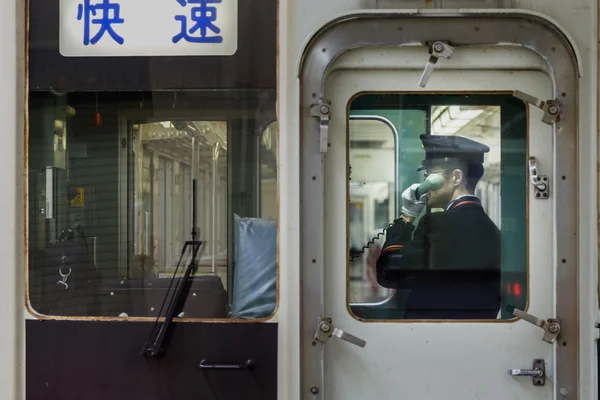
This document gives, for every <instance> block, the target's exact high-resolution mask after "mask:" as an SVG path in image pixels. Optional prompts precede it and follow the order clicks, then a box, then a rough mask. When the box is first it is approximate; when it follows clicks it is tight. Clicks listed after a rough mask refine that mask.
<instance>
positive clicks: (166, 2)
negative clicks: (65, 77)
mask: <svg viewBox="0 0 600 400" xmlns="http://www.w3.org/2000/svg"><path fill="white" fill-rule="evenodd" d="M237 24H238V7H237V0H60V48H59V50H60V54H62V55H63V56H65V57H127V56H229V55H232V54H234V53H235V52H236V50H237V43H238V40H237V35H238V26H237Z"/></svg>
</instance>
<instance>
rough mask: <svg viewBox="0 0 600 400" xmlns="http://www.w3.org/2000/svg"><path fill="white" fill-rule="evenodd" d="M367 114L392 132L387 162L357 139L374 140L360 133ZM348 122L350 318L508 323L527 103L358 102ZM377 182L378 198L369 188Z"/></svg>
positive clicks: (520, 292)
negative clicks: (361, 120) (360, 123)
mask: <svg viewBox="0 0 600 400" xmlns="http://www.w3.org/2000/svg"><path fill="white" fill-rule="evenodd" d="M365 116H370V117H368V118H376V117H378V118H383V119H385V120H386V121H387V122H388V124H389V125H391V126H390V127H389V128H388V133H389V134H390V135H391V134H392V132H396V137H397V140H396V141H395V142H394V147H393V148H391V147H388V148H387V151H388V153H389V154H393V157H394V158H393V159H391V160H390V159H388V158H386V157H385V156H382V155H379V154H378V152H379V151H381V147H380V146H379V145H377V146H375V145H373V146H370V147H369V146H357V145H356V144H355V143H354V142H355V141H356V140H355V139H353V137H356V136H362V137H363V140H371V141H372V142H375V139H374V138H375V137H376V134H377V132H378V131H377V130H376V129H375V127H369V129H360V127H359V126H358V125H356V121H357V118H366V117H365ZM349 118H350V120H349V126H350V129H349V135H350V148H349V162H350V171H351V172H350V179H349V196H350V198H349V213H348V215H349V221H348V229H349V238H350V243H349V260H350V262H349V270H348V271H349V275H348V276H349V285H348V287H349V292H348V296H347V299H348V302H349V306H350V307H349V309H350V310H351V312H352V313H353V314H354V315H355V316H356V317H357V318H359V319H363V320H423V319H426V320H430V319H443V320H446V319H474V320H482V319H483V320H489V319H512V318H513V317H512V316H511V315H509V314H508V313H507V312H506V311H505V307H504V306H505V305H508V304H510V305H513V306H516V307H518V308H520V309H524V308H525V307H526V304H527V288H528V281H527V190H528V188H527V176H526V168H525V167H524V166H526V165H527V114H526V108H525V105H524V104H523V103H522V102H521V101H519V100H518V99H515V98H514V97H513V96H511V95H503V94H496V95H487V94H486V95H483V94H469V95H459V94H446V95H441V94H436V95H429V94H422V95H401V94H363V95H360V96H358V97H356V98H355V99H354V100H352V102H351V104H350V110H349ZM367 138H373V139H367ZM369 158H372V159H373V160H374V162H371V163H365V162H362V163H361V162H359V161H357V160H360V159H369ZM390 171H393V174H392V175H390ZM381 176H387V177H388V181H386V183H387V187H386V190H385V191H384V190H378V189H377V188H375V186H374V185H376V184H375V183H371V182H372V181H377V180H378V179H380V178H379V177H381ZM390 176H392V177H393V181H389V179H390ZM365 185H371V187H369V188H368V189H367V190H364V193H366V195H365V194H363V195H362V197H361V196H360V195H359V188H361V187H365ZM384 193H385V195H384ZM502 194H504V196H502ZM417 197H418V198H417Z"/></svg>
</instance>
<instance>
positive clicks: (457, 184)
mask: <svg viewBox="0 0 600 400" xmlns="http://www.w3.org/2000/svg"><path fill="white" fill-rule="evenodd" d="M430 174H438V175H441V176H442V177H443V178H444V185H443V186H442V187H441V188H440V189H439V190H432V191H430V192H429V195H428V196H427V205H428V206H429V207H431V208H446V206H447V205H448V203H449V202H450V201H452V199H453V198H454V197H455V195H456V194H457V191H459V190H460V189H461V188H462V187H463V186H464V179H463V178H464V177H463V172H462V171H461V170H459V169H455V170H445V169H443V168H442V167H439V166H438V167H436V166H434V167H431V168H429V169H427V171H426V176H427V175H430Z"/></svg>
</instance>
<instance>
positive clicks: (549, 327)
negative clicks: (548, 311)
mask: <svg viewBox="0 0 600 400" xmlns="http://www.w3.org/2000/svg"><path fill="white" fill-rule="evenodd" d="M510 308H512V307H509V311H510ZM511 313H512V314H513V315H514V316H515V317H518V318H521V319H522V320H523V321H527V322H529V323H531V324H533V325H535V326H538V327H540V328H542V329H543V330H544V336H543V337H542V340H543V341H544V342H547V343H550V344H552V343H554V342H555V341H556V339H557V338H558V336H559V335H560V318H549V319H547V320H545V321H544V320H543V319H541V318H538V317H536V316H534V315H531V314H528V313H526V312H525V311H523V310H519V309H517V308H515V309H513V310H512V312H511Z"/></svg>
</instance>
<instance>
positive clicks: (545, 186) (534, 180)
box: [529, 157, 550, 200]
mask: <svg viewBox="0 0 600 400" xmlns="http://www.w3.org/2000/svg"><path fill="white" fill-rule="evenodd" d="M529 179H530V180H531V184H532V185H533V187H534V188H535V198H536V199H539V200H546V199H548V197H549V196H550V182H549V179H550V178H548V176H547V175H538V169H537V165H536V161H535V157H529Z"/></svg>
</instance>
